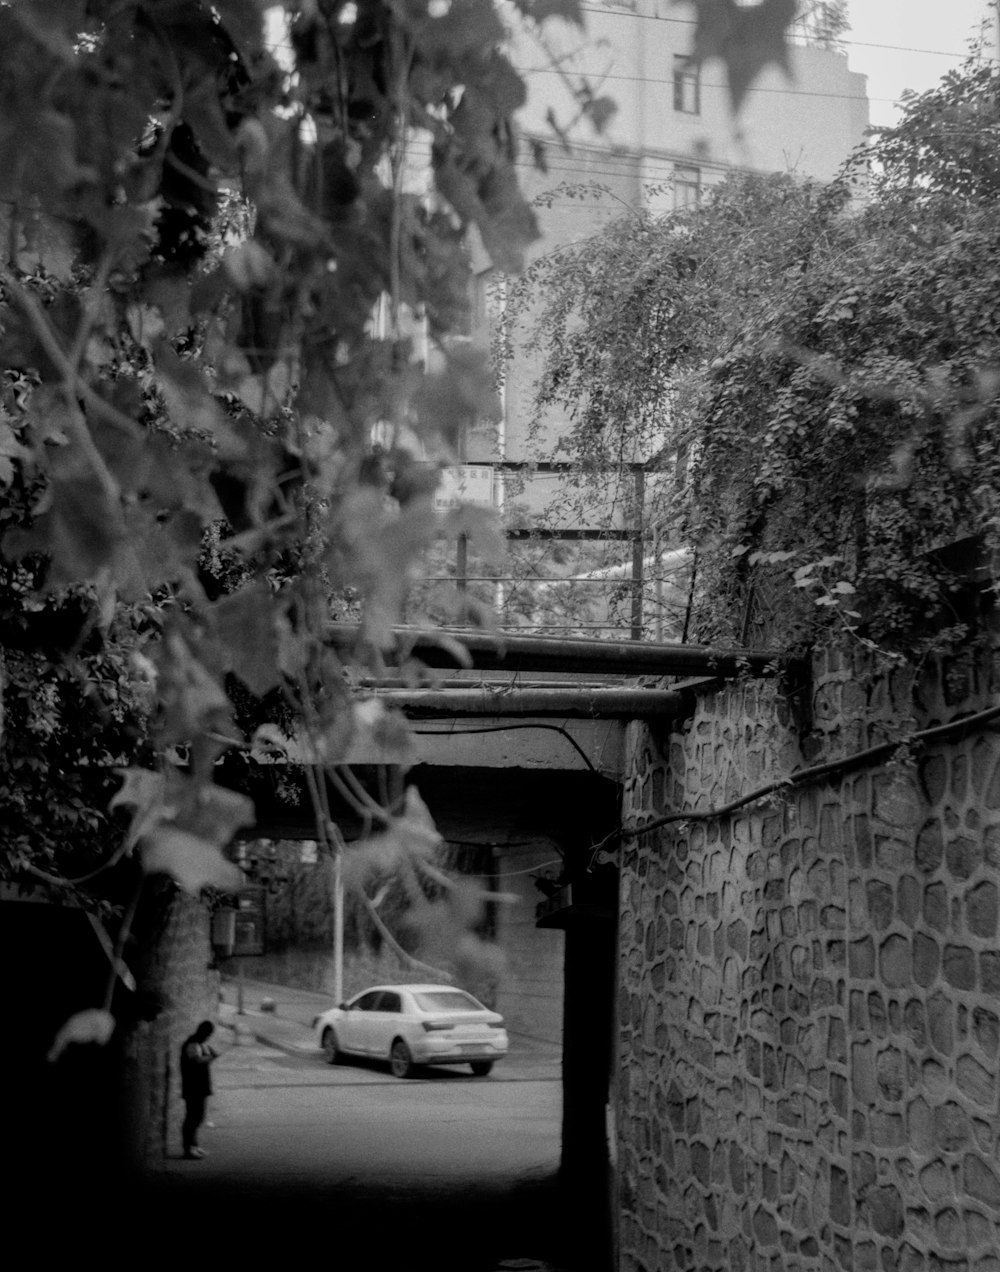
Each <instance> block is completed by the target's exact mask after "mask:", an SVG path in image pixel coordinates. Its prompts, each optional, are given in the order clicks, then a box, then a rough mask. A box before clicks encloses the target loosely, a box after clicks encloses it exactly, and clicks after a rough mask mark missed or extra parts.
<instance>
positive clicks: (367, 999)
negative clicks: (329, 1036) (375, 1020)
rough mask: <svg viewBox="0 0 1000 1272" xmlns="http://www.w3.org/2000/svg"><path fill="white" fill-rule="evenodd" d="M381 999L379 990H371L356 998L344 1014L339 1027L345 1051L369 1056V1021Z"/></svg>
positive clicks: (339, 1034)
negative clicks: (373, 1009)
mask: <svg viewBox="0 0 1000 1272" xmlns="http://www.w3.org/2000/svg"><path fill="white" fill-rule="evenodd" d="M380 997H381V994H380V993H379V991H378V990H377V989H376V990H369V992H368V993H367V994H362V995H361V996H360V998H355V999H354V1000H353V1002H352V1003H351V1004H350V1006H349V1008H348V1010H347V1011H345V1012H344V1014H343V1017H342V1019H341V1023H340V1024H339V1025H338V1026H337V1033H338V1036H339V1040H340V1045H341V1047H342V1048H343V1049H344V1051H353V1052H355V1054H357V1055H367V1054H368V1052H369V1051H370V1050H371V1048H370V1046H369V1043H368V1038H369V1033H370V1030H369V1021H370V1019H371V1015H372V1008H373V1007H374V1006H375V1004H376V1003H377V1002H378V1000H379V998H380Z"/></svg>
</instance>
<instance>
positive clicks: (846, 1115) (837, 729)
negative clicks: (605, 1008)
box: [615, 651, 1000, 1272]
mask: <svg viewBox="0 0 1000 1272" xmlns="http://www.w3.org/2000/svg"><path fill="white" fill-rule="evenodd" d="M991 675H992V672H991V669H990V668H989V667H987V668H985V669H983V670H982V673H981V674H976V675H972V676H970V677H969V678H968V679H967V681H966V682H965V683H964V684H962V685H961V686H959V685H956V684H955V683H954V677H948V676H946V675H943V674H942V675H940V676H926V677H923V678H921V680H920V681H919V682H915V681H914V680H913V678H912V677H911V676H908V675H906V674H903V673H900V672H894V673H893V674H892V675H885V674H878V673H876V672H875V671H874V670H873V669H872V668H871V667H869V666H868V665H866V664H865V663H863V662H861V661H859V660H855V659H852V658H850V657H847V656H845V655H844V654H843V653H841V652H838V651H829V652H826V653H824V654H823V655H822V656H820V657H818V658H817V659H816V662H815V666H814V676H813V682H812V690H811V701H810V703H809V723H808V727H806V728H803V726H802V724H801V721H797V720H796V719H794V718H793V714H792V713H791V712H790V711H789V710H788V709H787V706H786V704H785V701H784V699H783V698H782V696H781V691H780V689H779V688H778V687H776V686H770V687H768V686H766V685H761V684H739V685H733V686H731V687H729V688H726V689H725V690H722V691H720V692H718V693H715V694H713V695H710V696H708V697H706V698H705V699H704V700H703V701H702V703H701V704H700V707H699V710H698V712H697V714H696V715H695V717H694V718H693V719H692V720H690V721H688V722H687V723H686V724H685V726H684V728H683V730H682V731H679V732H675V733H673V734H671V735H669V736H667V737H657V736H655V734H654V732H653V731H652V730H651V728H650V727H648V726H645V725H642V724H633V725H631V726H630V743H629V745H630V757H631V767H630V770H629V778H628V781H627V784H626V789H625V818H626V821H627V823H628V824H630V825H634V824H635V823H636V822H641V821H643V820H650V821H651V820H653V819H654V818H656V817H658V816H661V815H662V814H664V813H670V812H674V811H682V810H688V809H691V810H699V809H706V810H707V809H709V808H711V807H714V806H717V805H719V804H723V803H725V802H727V801H728V800H731V799H733V798H735V797H738V796H740V795H742V794H745V793H747V792H749V791H751V790H754V789H756V788H757V787H759V786H761V785H763V784H766V783H768V782H770V781H773V780H775V779H777V778H780V777H782V776H783V775H787V774H788V773H790V772H792V771H793V770H794V769H796V768H800V767H803V766H805V765H811V764H814V763H817V762H820V761H827V760H831V759H837V758H840V757H845V756H847V755H849V754H850V753H851V752H853V751H856V750H858V749H862V748H864V747H867V746H871V745H874V744H876V743H879V742H881V741H884V740H885V739H886V738H891V737H894V736H901V735H903V734H905V733H906V732H908V731H912V730H913V729H915V728H925V727H929V726H932V725H934V724H939V723H945V722H947V721H949V720H953V719H956V718H958V717H960V716H962V715H966V714H970V713H972V712H974V711H976V710H979V709H982V708H983V707H985V706H988V705H991V704H992V703H993V702H995V700H996V699H995V697H991V696H990V695H991V692H992V690H993V688H994V685H993V684H992V683H991ZM621 860H622V869H621V878H620V888H621V896H620V914H621V923H620V934H619V941H620V964H619V982H618V1003H617V1010H618V1015H619V1039H620V1042H619V1047H620V1050H619V1055H618V1058H617V1069H616V1077H615V1085H616V1133H617V1147H618V1180H617V1184H618V1203H619V1236H620V1241H619V1245H620V1267H621V1269H622V1272H666V1270H667V1269H670V1270H671V1272H672V1270H673V1269H696V1270H697V1272H709V1270H711V1272H715V1270H718V1272H723V1270H724V1272H765V1269H766V1272H777V1270H778V1269H782V1270H783V1272H813V1270H815V1272H839V1270H842V1272H876V1270H877V1272H917V1270H918V1269H921V1270H926V1272H932V1270H934V1272H944V1270H945V1269H947V1270H948V1272H1000V1137H998V1131H1000V1119H998V1109H1000V1104H998V1101H1000V943H998V939H997V937H998V915H1000V892H998V889H1000V736H998V734H997V733H996V732H991V731H989V730H983V731H980V732H978V733H974V734H972V735H971V736H969V737H967V738H964V739H962V740H960V741H957V742H950V743H948V744H938V745H934V746H928V747H926V748H923V749H921V750H920V751H918V752H917V753H916V754H914V755H913V756H912V758H911V762H895V763H890V764H883V765H876V766H873V767H870V768H862V769H855V770H852V771H849V772H845V773H842V774H839V775H836V776H834V777H832V778H830V779H829V780H827V781H825V782H824V783H822V784H817V785H812V786H804V787H802V788H790V789H789V790H787V791H786V792H783V793H782V795H781V798H779V799H772V800H770V801H762V802H759V803H756V804H751V805H748V806H747V807H745V808H743V809H741V810H739V811H738V812H736V813H734V814H733V815H731V816H728V817H721V818H712V819H709V820H706V821H702V822H699V821H693V820H692V821H690V822H681V823H675V824H672V825H669V826H666V827H663V828H660V829H658V830H651V831H649V832H648V833H647V834H645V835H642V836H641V837H640V838H638V839H629V840H625V841H624V842H623V845H622V859H621Z"/></svg>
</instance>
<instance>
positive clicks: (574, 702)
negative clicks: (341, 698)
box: [375, 689, 695, 720]
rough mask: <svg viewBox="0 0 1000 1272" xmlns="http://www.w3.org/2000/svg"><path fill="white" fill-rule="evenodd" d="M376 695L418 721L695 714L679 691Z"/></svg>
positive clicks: (445, 691)
mask: <svg viewBox="0 0 1000 1272" xmlns="http://www.w3.org/2000/svg"><path fill="white" fill-rule="evenodd" d="M375 696H376V697H377V698H378V700H379V701H380V702H384V703H386V704H387V705H389V706H394V707H397V708H399V709H400V710H401V711H403V712H404V713H405V714H406V715H407V716H409V717H410V718H413V719H423V718H427V717H431V716H449V717H451V718H453V719H454V718H459V717H462V716H494V717H506V716H557V717H559V718H560V719H567V718H577V719H579V718H584V719H588V720H608V719H617V720H636V719H642V718H648V717H650V716H657V717H663V716H669V717H670V718H671V719H677V718H679V717H681V716H686V715H690V714H691V712H692V710H693V709H694V702H695V697H694V694H692V693H690V692H687V691H683V690H674V689H502V690H499V691H497V690H495V689H386V690H380V691H378V692H377V693H376V694H375Z"/></svg>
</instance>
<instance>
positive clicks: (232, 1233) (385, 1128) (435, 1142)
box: [140, 1000, 589, 1272]
mask: <svg viewBox="0 0 1000 1272" xmlns="http://www.w3.org/2000/svg"><path fill="white" fill-rule="evenodd" d="M279 1006H280V1009H281V1011H282V1012H284V1013H285V1015H284V1018H282V1017H278V1016H277V1015H276V1013H271V1012H268V1013H256V1012H254V1011H253V1010H251V1009H249V1008H248V1015H247V1016H246V1017H241V1018H240V1022H239V1025H240V1027H239V1030H238V1031H234V1030H233V1029H220V1030H219V1034H218V1036H219V1041H220V1046H221V1048H222V1054H221V1055H220V1058H219V1060H217V1061H216V1063H215V1066H214V1079H213V1080H214V1086H215V1094H214V1096H213V1097H212V1101H211V1104H210V1110H209V1118H210V1120H211V1122H212V1123H213V1124H214V1125H213V1126H211V1127H207V1128H205V1129H204V1130H203V1132H202V1135H201V1143H202V1145H203V1146H204V1147H205V1148H206V1149H207V1150H208V1156H207V1157H206V1158H204V1159H203V1160H202V1161H199V1162H187V1161H184V1160H182V1159H181V1158H180V1156H179V1153H178V1156H177V1157H176V1158H174V1159H172V1160H171V1161H169V1162H168V1163H167V1167H166V1169H165V1171H163V1172H162V1173H161V1174H160V1175H159V1176H158V1177H157V1178H156V1179H155V1180H150V1181H148V1184H147V1189H146V1191H145V1192H144V1195H143V1199H142V1201H141V1202H140V1206H141V1207H143V1208H145V1207H151V1209H149V1210H148V1213H149V1214H150V1215H151V1216H152V1219H151V1222H155V1223H156V1224H157V1225H158V1226H160V1224H161V1219H160V1217H161V1216H163V1215H167V1216H169V1217H170V1231H169V1232H165V1233H164V1239H165V1240H167V1241H172V1240H173V1239H174V1238H178V1239H182V1238H183V1235H184V1234H190V1237H191V1248H192V1250H193V1251H197V1252H198V1253H200V1254H203V1255H205V1256H208V1257H211V1258H212V1260H213V1262H217V1261H218V1260H219V1259H221V1258H224V1259H226V1260H227V1261H228V1262H232V1261H236V1262H237V1263H238V1264H239V1265H240V1266H243V1267H247V1268H251V1269H256V1268H258V1267H265V1266H267V1264H269V1263H272V1262H278V1261H279V1260H280V1261H281V1262H288V1261H289V1259H291V1260H292V1261H293V1262H294V1263H295V1265H296V1266H300V1265H301V1264H302V1263H305V1264H307V1265H308V1264H310V1263H320V1264H323V1265H325V1264H327V1263H329V1262H333V1263H335V1264H336V1266H338V1267H339V1268H345V1269H352V1270H353V1269H354V1268H358V1269H364V1272H381V1269H385V1270H386V1272H389V1270H390V1269H391V1270H392V1272H431V1269H433V1270H434V1272H494V1270H495V1269H498V1268H503V1267H504V1266H505V1265H506V1266H507V1267H512V1268H518V1267H520V1268H523V1269H525V1272H528V1270H529V1269H532V1268H538V1269H545V1270H546V1272H548V1270H550V1269H558V1272H589V1270H588V1269H587V1268H586V1267H584V1266H581V1265H580V1263H579V1261H578V1260H577V1261H574V1263H573V1265H572V1266H570V1265H569V1264H568V1263H567V1262H566V1261H565V1259H564V1257H563V1254H564V1251H563V1249H562V1246H563V1244H564V1243H563V1241H562V1238H561V1236H560V1233H561V1231H562V1224H561V1221H560V1216H561V1214H562V1208H563V1202H562V1199H561V1194H560V1193H559V1190H558V1187H557V1180H556V1172H557V1170H558V1167H559V1154H560V1120H561V1110H562V1087H561V1082H560V1080H559V1068H558V1064H557V1063H554V1062H553V1061H552V1058H551V1057H543V1058H542V1059H541V1060H540V1058H539V1055H538V1054H537V1052H532V1051H531V1050H530V1049H529V1048H523V1049H522V1051H521V1054H520V1057H519V1056H518V1054H517V1049H516V1048H515V1050H514V1052H513V1053H512V1055H511V1056H509V1057H508V1058H507V1060H505V1061H503V1062H501V1064H499V1065H498V1066H497V1067H496V1069H495V1070H494V1071H493V1073H492V1074H491V1075H490V1076H488V1077H485V1078H474V1077H472V1075H471V1074H470V1072H469V1070H468V1069H467V1068H464V1067H462V1068H454V1069H436V1070H428V1071H426V1072H425V1074H424V1076H421V1077H418V1078H415V1079H409V1080H405V1081H403V1080H399V1079H396V1078H393V1077H392V1076H391V1074H390V1073H389V1072H388V1070H387V1069H386V1068H384V1067H382V1066H380V1065H378V1064H374V1063H365V1062H358V1063H356V1064H354V1063H351V1064H345V1065H337V1066H330V1065H328V1064H326V1063H325V1061H324V1060H323V1058H322V1056H321V1055H320V1054H319V1053H318V1052H317V1051H316V1050H315V1046H314V1044H313V1043H312V1042H311V1040H310V1039H309V1036H308V1034H306V1033H305V1032H303V1030H302V1027H301V1026H302V1021H304V1020H305V1019H306V1016H307V1015H308V1012H309V1010H310V1004H309V1002H308V1001H307V1000H302V1001H301V1002H296V1003H295V1005H294V1007H293V1006H290V1005H288V1004H284V1003H283V1004H279ZM295 1015H298V1016H299V1017H301V1020H300V1022H299V1024H300V1029H299V1032H298V1033H296V1032H295V1030H294V1028H290V1027H288V1026H289V1022H290V1020H291V1019H292V1018H293V1017H294V1016H295ZM230 1023H232V1021H231V1020H230ZM268 1030H270V1031H271V1032H272V1033H273V1034H274V1036H275V1037H277V1038H279V1039H280V1040H281V1046H282V1049H281V1050H279V1049H278V1048H277V1047H276V1046H272V1045H268V1044H267V1043H266V1042H264V1041H262V1040H261V1039H260V1038H256V1037H254V1033H255V1032H258V1031H262V1032H266V1031H268ZM505 1071H506V1076H502V1075H504V1073H505ZM196 1234H198V1235H196Z"/></svg>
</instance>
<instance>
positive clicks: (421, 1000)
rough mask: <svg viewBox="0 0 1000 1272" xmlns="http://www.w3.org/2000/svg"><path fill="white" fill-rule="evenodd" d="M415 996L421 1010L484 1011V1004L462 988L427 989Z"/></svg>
mask: <svg viewBox="0 0 1000 1272" xmlns="http://www.w3.org/2000/svg"><path fill="white" fill-rule="evenodd" d="M413 998H414V1000H415V1002H416V1004H417V1006H418V1007H419V1008H420V1010H421V1011H482V1010H483V1004H482V1003H477V1002H476V1000H475V999H474V998H473V997H472V995H471V994H465V993H463V992H462V991H461V990H460V989H435V990H425V991H424V992H423V993H420V994H414V995H413Z"/></svg>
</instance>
